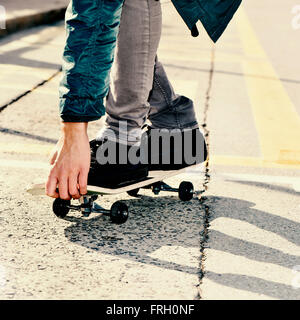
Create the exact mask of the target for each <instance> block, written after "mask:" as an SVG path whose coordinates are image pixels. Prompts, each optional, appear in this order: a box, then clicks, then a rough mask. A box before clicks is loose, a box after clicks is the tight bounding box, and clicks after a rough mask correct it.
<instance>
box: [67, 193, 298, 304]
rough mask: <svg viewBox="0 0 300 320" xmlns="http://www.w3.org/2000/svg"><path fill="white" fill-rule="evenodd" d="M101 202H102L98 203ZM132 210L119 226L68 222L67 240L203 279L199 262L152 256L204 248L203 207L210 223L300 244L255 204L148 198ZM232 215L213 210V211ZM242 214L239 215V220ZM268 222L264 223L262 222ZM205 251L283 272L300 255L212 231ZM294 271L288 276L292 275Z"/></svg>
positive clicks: (250, 280) (231, 278)
mask: <svg viewBox="0 0 300 320" xmlns="http://www.w3.org/2000/svg"><path fill="white" fill-rule="evenodd" d="M100 200H101V199H100ZM125 202H126V203H127V205H129V207H130V213H131V215H130V218H129V220H128V222H127V223H125V224H123V225H114V224H111V223H110V221H109V218H107V217H99V216H96V217H94V218H90V219H84V218H76V217H67V219H68V220H69V221H72V222H74V224H73V225H72V226H69V227H67V228H66V229H65V235H66V237H67V238H68V239H69V240H70V241H72V242H76V243H77V244H78V245H81V246H84V247H86V248H89V249H92V250H95V251H99V252H101V253H104V254H110V255H115V256H118V257H121V258H123V259H124V258H125V259H128V260H131V261H135V262H139V263H144V264H149V265H154V266H157V267H160V268H166V269H170V270H176V271H180V272H185V273H189V274H196V275H198V276H199V277H200V275H201V268H202V266H201V261H200V259H199V264H198V267H191V266H188V265H189V264H188V263H187V264H179V263H175V262H168V261H167V260H168V259H167V258H166V260H163V259H157V258H153V257H151V256H150V255H151V253H153V252H155V251H156V250H158V249H160V248H161V247H166V246H173V247H174V246H176V247H183V248H186V249H190V248H194V250H199V251H198V252H199V255H198V256H199V257H200V247H201V246H203V245H207V244H206V243H203V238H204V237H203V233H202V232H203V218H204V214H205V207H207V206H208V207H209V210H210V212H211V213H212V214H213V216H212V217H211V220H213V219H215V218H219V217H228V218H231V219H238V220H243V221H245V222H248V223H251V224H253V225H255V226H257V227H259V228H262V229H264V230H269V231H271V232H276V233H277V234H278V235H279V236H281V237H283V238H285V239H287V240H289V241H290V242H293V243H295V244H296V245H299V243H300V239H299V227H300V225H299V224H298V223H296V222H294V221H292V220H288V219H286V218H282V217H279V216H275V215H272V214H270V213H267V212H264V211H260V210H256V209H254V208H252V207H253V206H254V205H255V203H252V202H248V201H244V200H239V199H234V198H226V197H213V196H210V197H206V199H205V201H204V202H202V201H199V200H197V199H194V200H192V201H190V202H181V201H179V200H178V199H177V198H176V197H170V196H168V197H154V198H152V197H148V196H141V197H140V199H130V200H126V201H125ZM226 207H227V208H228V207H230V208H231V210H222V209H219V210H215V208H226ZM241 213H242V215H241ZM266 221H268V223H266ZM209 238H213V240H214V241H213V242H210V241H208V247H209V248H212V249H215V250H221V251H224V252H228V253H231V254H234V255H238V256H245V257H247V258H248V259H252V260H254V261H263V262H265V263H272V264H277V265H279V266H283V267H286V268H292V267H293V266H295V265H297V264H300V261H299V256H292V255H290V254H287V253H284V252H283V251H279V250H276V249H274V248H270V247H268V246H264V245H261V244H256V243H253V242H248V241H244V240H241V239H238V238H234V237H230V236H228V235H226V234H224V233H222V232H219V231H215V230H210V231H209ZM291 272H292V271H291ZM205 277H207V278H208V279H210V280H211V281H214V282H217V283H219V284H221V285H225V286H229V287H232V288H237V289H242V290H246V291H251V292H255V293H259V294H264V295H267V296H270V297H275V298H279V299H282V298H284V297H296V296H298V298H299V295H300V292H298V291H299V290H298V291H297V290H295V289H293V287H292V286H289V285H285V284H280V283H277V282H272V281H267V280H264V279H261V278H259V277H250V276H246V275H238V274H226V273H223V274H222V275H220V274H216V273H214V272H210V271H208V272H206V273H205Z"/></svg>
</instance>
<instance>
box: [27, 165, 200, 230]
mask: <svg viewBox="0 0 300 320" xmlns="http://www.w3.org/2000/svg"><path fill="white" fill-rule="evenodd" d="M195 166H197V165H193V166H190V167H188V168H183V169H180V170H171V171H150V172H149V175H148V177H146V178H145V179H144V180H141V181H138V182H132V183H127V184H125V185H123V186H118V187H116V188H104V187H97V186H91V185H88V186H87V190H88V192H87V194H86V195H83V196H81V198H80V199H79V204H78V205H74V204H72V203H71V200H63V199H59V198H58V199H55V200H54V202H53V206H52V209H53V212H54V214H55V215H56V216H57V217H58V218H62V219H63V218H65V217H66V216H67V214H68V213H69V211H70V210H75V211H80V212H81V213H82V215H83V216H84V217H89V215H90V214H91V213H93V212H95V213H100V214H103V215H105V216H109V217H110V219H111V222H113V223H116V224H122V223H125V222H126V221H127V219H128V216H129V210H128V206H127V205H126V204H125V203H124V202H122V201H117V202H115V203H114V204H113V205H112V206H111V208H110V210H107V209H104V208H102V207H101V206H100V205H98V204H97V203H95V201H96V200H97V198H98V196H103V195H116V194H120V193H125V192H126V193H127V194H129V195H130V196H132V197H137V196H138V193H139V191H140V189H151V190H152V192H153V193H154V194H155V195H158V194H159V193H160V192H161V191H168V192H176V193H178V196H179V199H180V200H182V201H189V200H191V199H192V198H193V196H194V194H195V193H196V192H195V191H194V186H193V184H192V183H191V182H189V181H182V182H181V183H180V185H179V187H178V188H172V187H171V186H169V185H168V184H166V183H164V182H163V180H165V179H167V178H171V177H173V176H176V175H178V174H181V173H184V172H185V171H186V170H187V169H191V168H193V167H195ZM27 192H28V193H30V194H31V195H34V196H35V195H44V194H45V183H41V184H34V185H31V186H30V187H29V188H28V189H27ZM74 201H75V200H74Z"/></svg>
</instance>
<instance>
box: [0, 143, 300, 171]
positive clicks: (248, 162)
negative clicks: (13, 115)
mask: <svg viewBox="0 0 300 320" xmlns="http://www.w3.org/2000/svg"><path fill="white" fill-rule="evenodd" d="M53 147H54V145H52V144H51V145H50V144H34V143H26V144H25V143H9V144H8V143H3V142H1V143H0V153H11V154H36V155H43V156H49V154H50V153H51V151H52V149H53ZM209 163H210V164H213V165H224V166H245V167H264V168H277V169H287V168H289V169H298V170H300V163H299V164H298V165H297V164H294V165H291V164H289V165H286V164H284V163H283V164H282V163H278V162H277V161H269V160H265V159H260V158H254V157H253V158H251V157H234V156H222V155H215V156H214V155H213V156H210V159H209Z"/></svg>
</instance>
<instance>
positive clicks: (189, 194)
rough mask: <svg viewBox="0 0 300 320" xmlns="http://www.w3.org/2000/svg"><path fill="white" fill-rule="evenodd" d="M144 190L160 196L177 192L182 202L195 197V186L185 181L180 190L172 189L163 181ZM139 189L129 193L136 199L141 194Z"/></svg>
mask: <svg viewBox="0 0 300 320" xmlns="http://www.w3.org/2000/svg"><path fill="white" fill-rule="evenodd" d="M143 188H144V189H151V190H152V192H153V193H154V194H155V195H158V194H159V193H160V192H161V191H169V192H177V193H178V196H179V199H180V200H182V201H189V200H191V199H192V198H193V196H194V193H195V192H194V186H193V184H192V183H191V182H189V181H183V182H181V183H180V185H179V188H172V187H171V186H169V185H168V184H166V183H164V182H163V181H159V182H156V183H154V184H152V185H150V186H145V187H143ZM139 190H140V189H139V188H138V189H134V190H130V191H128V192H127V193H128V194H129V195H130V196H132V197H136V196H137V195H138V193H139Z"/></svg>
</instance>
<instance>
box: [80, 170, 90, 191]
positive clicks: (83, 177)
mask: <svg viewBox="0 0 300 320" xmlns="http://www.w3.org/2000/svg"><path fill="white" fill-rule="evenodd" d="M87 180H88V170H81V171H80V173H79V177H78V182H79V192H80V194H86V193H87Z"/></svg>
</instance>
